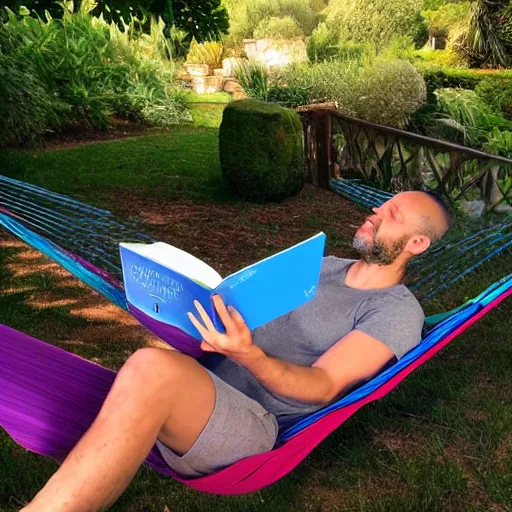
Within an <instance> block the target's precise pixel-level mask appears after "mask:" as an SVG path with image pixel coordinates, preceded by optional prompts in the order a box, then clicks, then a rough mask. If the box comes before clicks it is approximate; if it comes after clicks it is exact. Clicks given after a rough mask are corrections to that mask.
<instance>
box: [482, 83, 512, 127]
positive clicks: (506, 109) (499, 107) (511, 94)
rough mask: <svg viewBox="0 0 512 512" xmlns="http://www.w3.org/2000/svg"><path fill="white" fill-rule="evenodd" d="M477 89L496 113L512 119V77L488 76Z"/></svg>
mask: <svg viewBox="0 0 512 512" xmlns="http://www.w3.org/2000/svg"><path fill="white" fill-rule="evenodd" d="M475 91H476V93H477V94H478V96H479V97H480V98H481V99H482V100H483V101H484V103H486V104H487V105H489V107H491V108H492V109H493V111H494V112H495V113H496V114H501V115H503V117H505V119H509V120H512V79H499V78H497V79H490V78H486V79H484V80H482V81H481V82H480V83H479V84H478V85H477V86H476V89H475Z"/></svg>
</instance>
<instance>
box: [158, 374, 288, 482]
mask: <svg viewBox="0 0 512 512" xmlns="http://www.w3.org/2000/svg"><path fill="white" fill-rule="evenodd" d="M208 373H209V374H210V376H211V377H212V379H213V382H214V384H215V392H216V395H215V406H214V408H213V412H212V415H211V416H210V419H209V420H208V423H207V424H206V426H205V427H204V429H203V431H202V432H201V433H200V434H199V437H198V438H197V439H196V442H195V443H194V444H193V445H192V447H191V448H190V450H188V452H186V453H185V454H184V455H183V456H181V457H180V456H179V455H177V454H176V453H174V452H173V451H172V450H171V449H170V448H169V447H168V446H166V445H165V444H163V443H162V442H160V441H158V440H157V442H156V446H157V447H158V450H159V451H160V453H161V454H162V456H163V458H164V459H165V461H166V462H167V464H168V465H169V467H170V468H171V469H173V470H174V471H176V473H178V474H180V475H182V476H189V477H196V476H203V475H206V474H208V473H212V472H214V471H217V470H219V469H221V468H223V467H225V466H229V465H230V464H233V462H236V461H238V460H240V459H243V458H245V457H249V456H250V455H255V454H257V453H262V452H266V451H268V450H271V449H272V448H273V446H274V444H275V442H276V439H277V434H278V430H279V427H278V424H277V420H276V417H275V416H274V415H273V414H271V413H270V412H268V411H267V410H265V409H264V408H263V407H262V406H261V405H260V404H259V403H258V402H256V401H255V400H253V399H252V398H249V397H248V396H247V395H244V394H243V393H241V392H240V391H238V390H237V389H235V388H233V387H231V386H230V385H229V384H226V383H225V382H224V381H223V380H221V379H220V378H219V377H217V376H216V375H214V374H213V373H212V372H210V371H209V372H208Z"/></svg>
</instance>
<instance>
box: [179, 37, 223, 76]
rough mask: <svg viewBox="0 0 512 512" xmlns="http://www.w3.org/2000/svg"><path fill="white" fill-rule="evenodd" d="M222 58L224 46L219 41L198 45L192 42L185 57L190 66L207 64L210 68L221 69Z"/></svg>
mask: <svg viewBox="0 0 512 512" xmlns="http://www.w3.org/2000/svg"><path fill="white" fill-rule="evenodd" d="M223 58H224V45H223V44H222V43H221V42H220V41H208V42H206V43H198V42H197V41H195V40H193V41H192V43H191V44H190V50H189V52H188V55H187V62H189V63H190V64H208V65H209V66H210V68H212V69H217V68H221V67H222V59H223Z"/></svg>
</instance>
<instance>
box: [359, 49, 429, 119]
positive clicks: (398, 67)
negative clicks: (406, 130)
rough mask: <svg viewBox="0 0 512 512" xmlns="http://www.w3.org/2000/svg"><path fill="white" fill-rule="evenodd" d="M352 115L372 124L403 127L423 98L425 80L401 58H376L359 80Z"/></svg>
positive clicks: (424, 97)
mask: <svg viewBox="0 0 512 512" xmlns="http://www.w3.org/2000/svg"><path fill="white" fill-rule="evenodd" d="M358 93H359V94H358V96H357V102H355V103H354V106H353V108H354V110H355V112H356V116H357V117H360V118H361V119H367V120H369V121H373V122H375V123H380V124H386V125H391V126H404V125H405V124H406V123H407V121H408V119H409V118H410V116H411V115H412V114H414V113H415V112H416V111H417V110H418V109H419V108H420V107H421V105H423V103H424V102H425V100H426V96H427V91H426V86H425V82H424V80H423V78H422V76H421V75H420V73H418V71H416V69H415V68H414V66H413V65H412V64H411V63H410V62H407V61H405V60H396V59H395V60H377V61H376V62H375V64H374V65H373V66H370V67H367V68H366V69H365V72H364V73H363V75H362V77H361V80H360V82H359V91H358Z"/></svg>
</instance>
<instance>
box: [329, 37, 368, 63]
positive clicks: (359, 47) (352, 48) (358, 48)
mask: <svg viewBox="0 0 512 512" xmlns="http://www.w3.org/2000/svg"><path fill="white" fill-rule="evenodd" d="M336 52H337V54H336V58H337V59H338V60H360V61H362V60H364V58H365V57H367V56H368V55H370V54H373V53H375V52H374V50H373V48H372V46H371V45H369V44H365V43H354V42H352V41H342V42H340V43H338V45H337V47H336Z"/></svg>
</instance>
